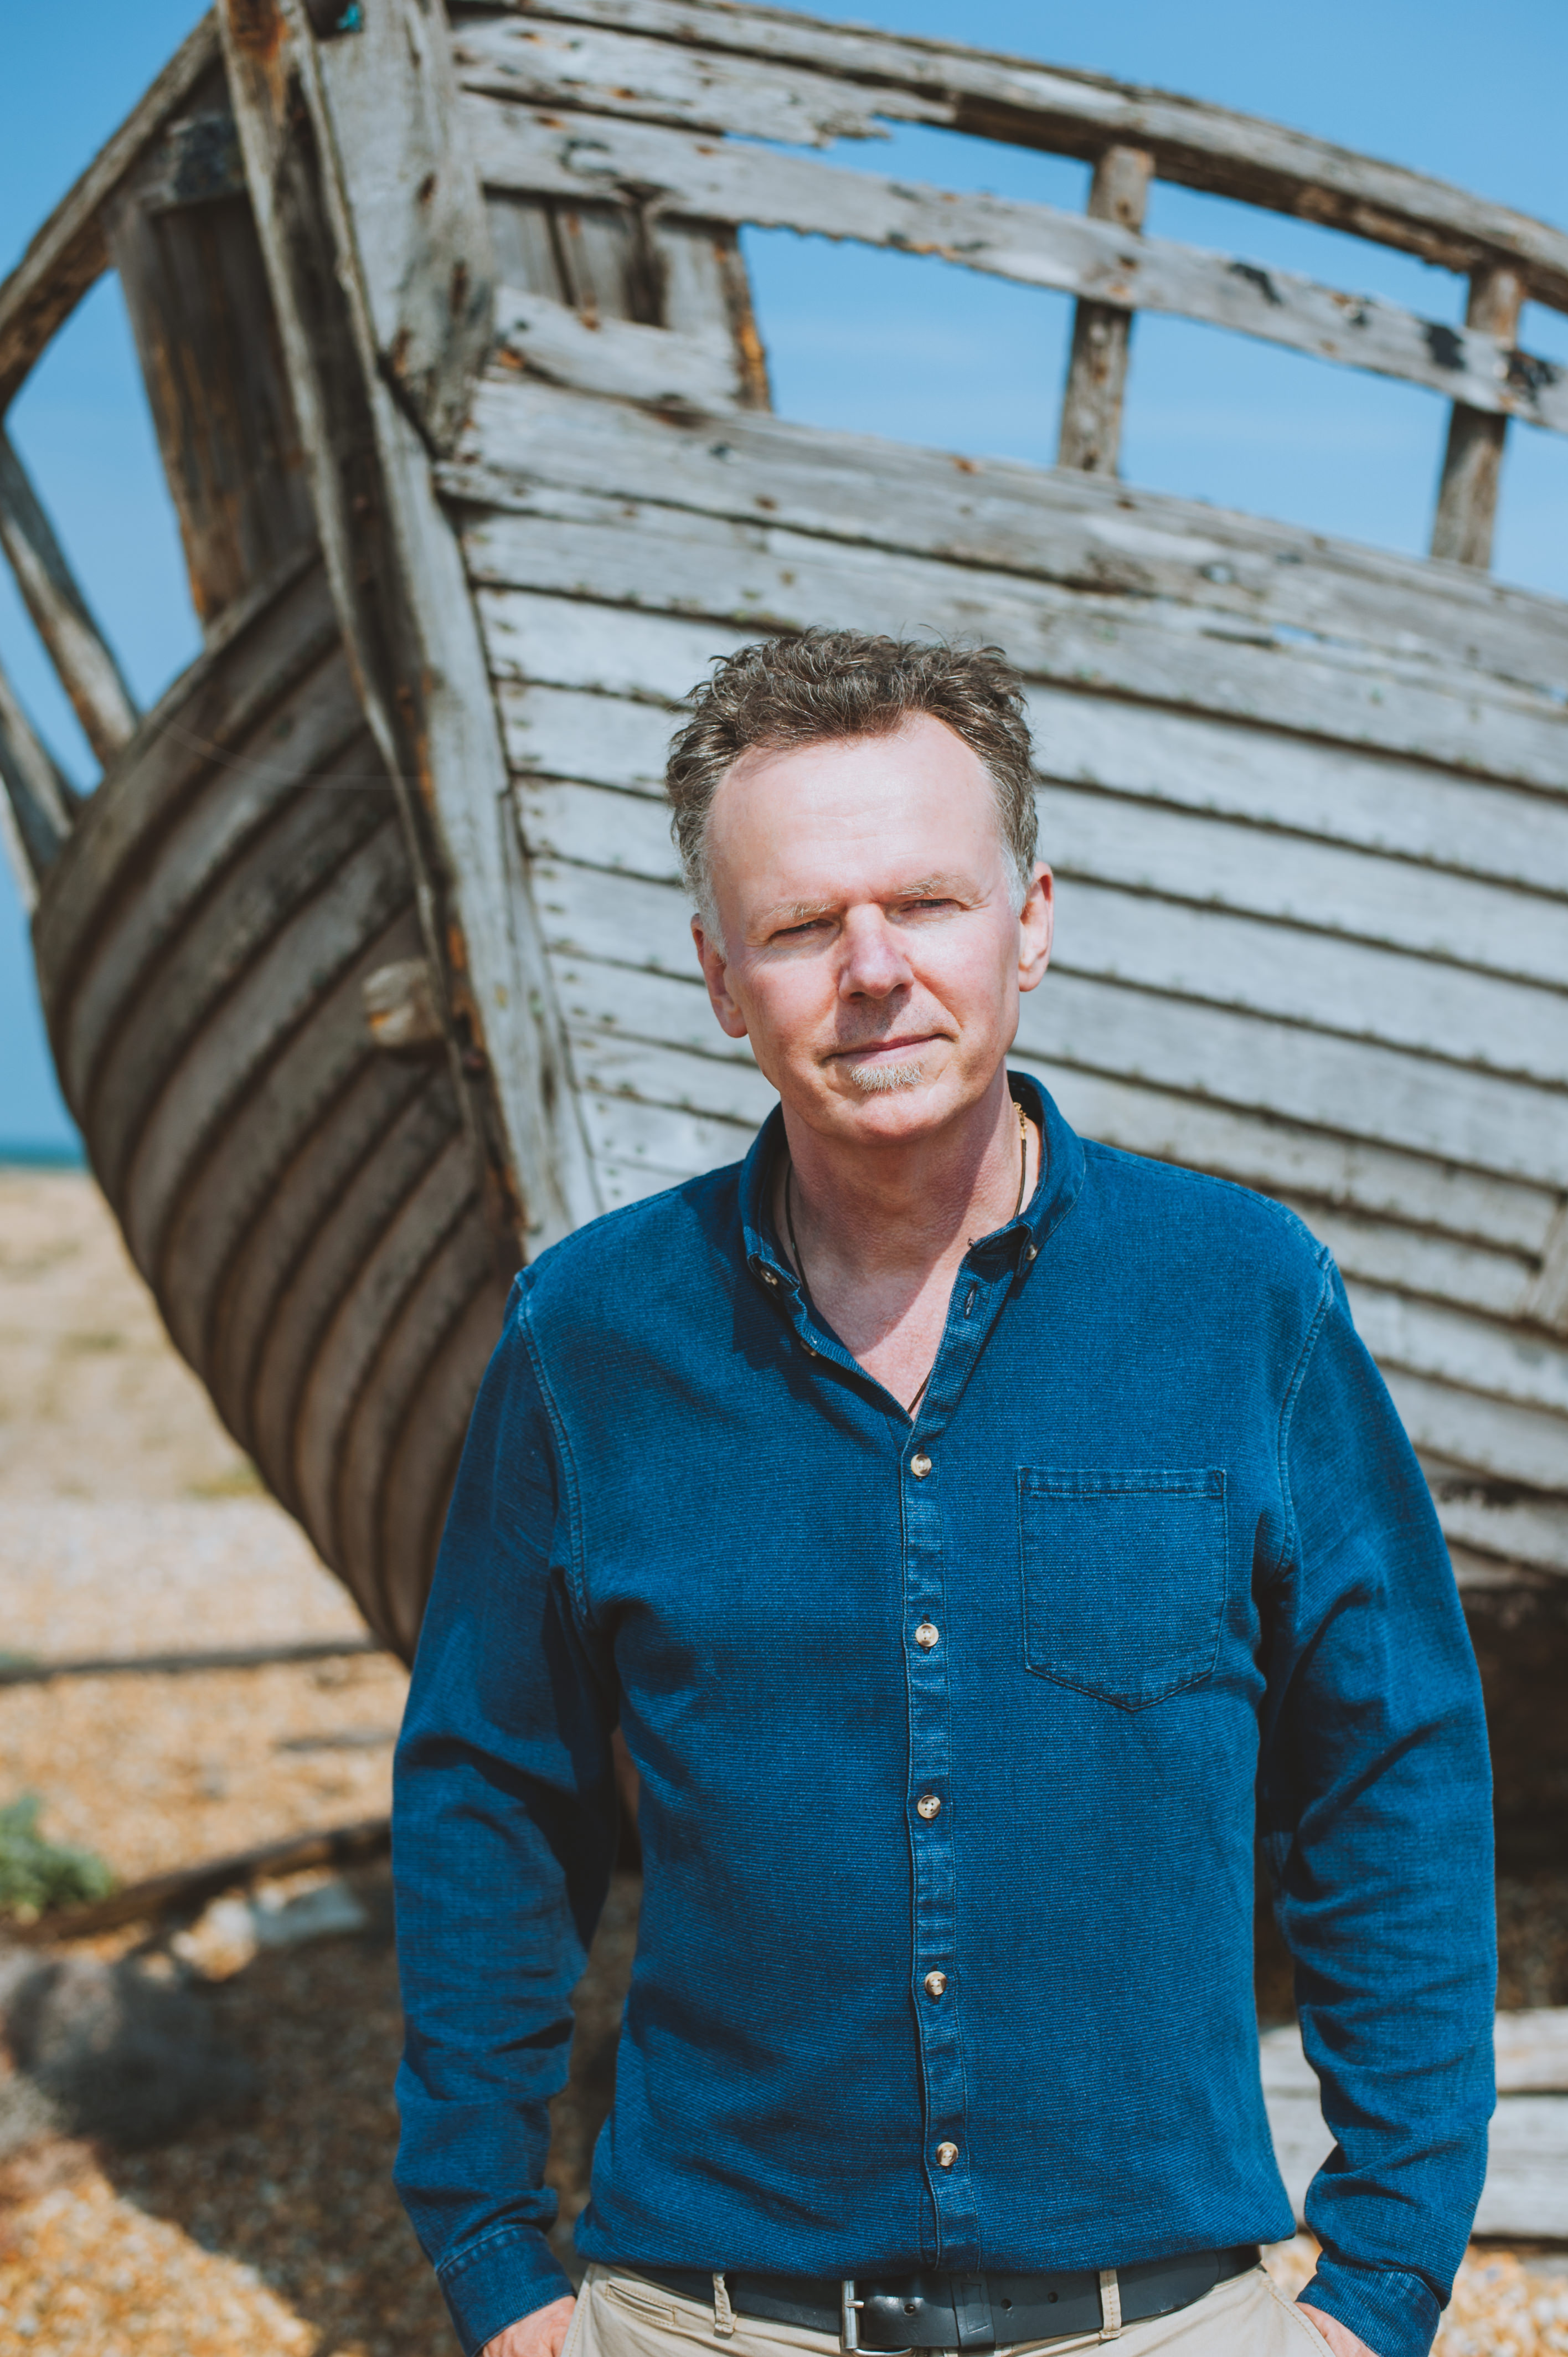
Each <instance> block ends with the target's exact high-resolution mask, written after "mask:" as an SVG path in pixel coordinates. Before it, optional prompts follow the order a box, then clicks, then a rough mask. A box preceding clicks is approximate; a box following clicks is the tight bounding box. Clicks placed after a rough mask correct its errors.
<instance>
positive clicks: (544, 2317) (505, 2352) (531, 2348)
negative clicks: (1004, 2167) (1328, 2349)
mask: <svg viewBox="0 0 1568 2357" xmlns="http://www.w3.org/2000/svg"><path fill="white" fill-rule="evenodd" d="M576 2305H577V2303H576V2301H575V2299H553V2300H552V2301H551V2303H550V2305H549V2307H548V2308H536V2309H534V2311H533V2314H532V2316H520V2317H519V2318H518V2320H517V2322H516V2323H515V2324H509V2325H508V2326H507V2329H506V2330H505V2331H504V2332H498V2333H497V2334H496V2337H495V2339H494V2340H493V2341H486V2343H485V2345H484V2347H483V2349H482V2350H481V2351H480V2352H479V2357H561V2352H562V2350H563V2349H564V2347H565V2346H566V2328H567V2327H568V2325H569V2324H570V2323H571V2321H572V2310H573V2309H575V2307H576ZM1335 2346H1336V2347H1337V2346H1338V2343H1337V2342H1336V2344H1335ZM1355 2346H1356V2348H1357V2349H1359V2348H1360V2346H1361V2344H1360V2342H1359V2341H1357V2342H1356V2343H1355Z"/></svg>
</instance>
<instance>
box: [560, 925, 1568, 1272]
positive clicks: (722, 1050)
mask: <svg viewBox="0 0 1568 2357" xmlns="http://www.w3.org/2000/svg"><path fill="white" fill-rule="evenodd" d="M674 940H675V937H674V936H673V935H672V936H671V942H672V943H673V942H674ZM672 953H673V952H672ZM686 954H687V956H688V958H689V959H690V964H689V967H687V968H686V969H684V970H681V969H679V968H678V969H677V971H675V972H673V973H650V972H649V971H647V970H646V969H645V968H644V969H640V970H639V969H638V968H637V966H636V961H638V960H639V959H640V957H641V955H642V947H641V943H640V942H636V941H633V942H624V941H623V942H622V943H621V945H620V960H621V962H619V963H613V962H611V961H610V960H608V959H606V958H602V957H585V956H581V955H578V954H576V953H575V952H573V951H571V950H570V949H568V948H565V947H563V946H560V945H559V944H554V943H553V973H554V976H555V984H556V988H557V991H558V993H559V994H560V999H561V1006H562V1011H563V1014H564V1017H565V1019H566V1021H567V1023H568V1024H569V1025H571V1026H572V1028H573V1029H574V1031H575V1032H576V1031H580V1030H583V1029H586V1028H607V1029H608V1030H611V1031H615V1032H619V1033H621V1034H624V1035H626V1036H628V1037H632V1038H637V1039H648V1040H651V1041H655V1042H658V1043H660V1044H663V1045H665V1046H668V1047H671V1048H684V1049H691V1050H692V1051H693V1053H695V1054H698V1055H703V1056H707V1057H710V1058H717V1059H720V1060H724V1059H727V1060H731V1061H735V1062H738V1063H743V1064H744V1063H748V1062H749V1060H750V1049H749V1048H748V1047H747V1045H746V1042H745V1041H744V1040H731V1039H728V1038H726V1036H725V1033H723V1032H722V1031H721V1030H720V1029H719V1027H718V1025H717V1023H716V1021H715V1020H714V1015H713V1010H712V1009H711V1007H710V1006H709V1005H708V999H707V993H706V991H705V990H704V989H703V985H702V981H701V978H700V976H699V974H698V972H697V967H696V959H695V955H694V953H693V952H692V950H691V947H690V942H689V939H688V942H687V945H686ZM1013 1060H1014V1061H1015V1063H1017V1064H1018V1065H1019V1066H1020V1068H1021V1069H1024V1070H1028V1071H1034V1072H1036V1073H1037V1075H1038V1077H1039V1078H1040V1080H1041V1082H1043V1084H1044V1085H1045V1086H1046V1087H1047V1088H1048V1089H1049V1090H1050V1091H1051V1092H1052V1094H1053V1095H1054V1096H1055V1097H1056V1099H1057V1101H1058V1103H1059V1104H1060V1105H1061V1108H1062V1111H1063V1112H1064V1114H1066V1115H1067V1117H1068V1119H1069V1121H1070V1122H1071V1123H1072V1124H1073V1125H1074V1127H1075V1128H1077V1129H1079V1130H1080V1131H1081V1132H1082V1133H1083V1135H1086V1136H1090V1137H1101V1138H1105V1139H1107V1140H1109V1141H1110V1142H1112V1143H1114V1144H1119V1145H1122V1146H1126V1147H1127V1148H1129V1149H1130V1150H1131V1151H1133V1152H1134V1153H1144V1154H1148V1155H1151V1156H1153V1157H1155V1159H1156V1160H1161V1161H1167V1162H1180V1163H1184V1164H1187V1165H1189V1166H1190V1167H1192V1168H1197V1169H1205V1170H1212V1171H1215V1172H1216V1173H1218V1174H1219V1176H1221V1177H1224V1178H1228V1179H1233V1180H1235V1181H1237V1182H1238V1183H1240V1184H1241V1185H1251V1186H1256V1187H1259V1188H1262V1189H1263V1190H1264V1191H1265V1192H1267V1193H1272V1194H1273V1195H1275V1196H1277V1197H1278V1198H1279V1199H1280V1200H1283V1201H1286V1202H1288V1203H1289V1204H1290V1205H1291V1207H1292V1208H1293V1209H1294V1210H1295V1211H1298V1212H1299V1214H1300V1215H1301V1217H1302V1218H1303V1219H1304V1220H1305V1222H1307V1225H1308V1226H1309V1227H1311V1228H1313V1229H1314V1230H1315V1231H1316V1233H1317V1234H1318V1235H1320V1236H1321V1237H1322V1239H1323V1241H1324V1242H1325V1243H1327V1244H1328V1245H1329V1246H1330V1247H1331V1248H1332V1249H1333V1250H1334V1252H1335V1253H1336V1255H1337V1257H1338V1258H1339V1259H1340V1265H1341V1266H1342V1267H1344V1268H1345V1269H1346V1270H1347V1271H1348V1272H1350V1273H1354V1274H1355V1275H1364V1276H1365V1277H1367V1278H1368V1280H1369V1282H1371V1283H1374V1284H1380V1285H1383V1286H1388V1287H1390V1288H1391V1289H1392V1290H1395V1291H1398V1290H1407V1291H1410V1292H1414V1293H1430V1294H1432V1295H1433V1296H1434V1297H1439V1298H1443V1297H1446V1298H1450V1299H1453V1300H1455V1301H1457V1302H1459V1303H1461V1304H1464V1305H1466V1306H1469V1307H1472V1308H1479V1309H1483V1310H1492V1311H1494V1312H1496V1313H1498V1314H1502V1315H1506V1314H1508V1312H1509V1309H1510V1308H1512V1307H1513V1306H1515V1305H1516V1304H1517V1301H1518V1298H1519V1296H1520V1294H1521V1293H1522V1291H1523V1290H1524V1288H1525V1286H1527V1285H1528V1283H1529V1282H1530V1272H1531V1271H1532V1270H1533V1268H1534V1267H1535V1266H1536V1265H1537V1261H1536V1250H1537V1248H1538V1247H1539V1245H1540V1243H1541V1239H1542V1237H1543V1236H1544V1235H1545V1234H1546V1232H1548V1229H1549V1227H1550V1224H1551V1221H1552V1213H1553V1211H1554V1210H1555V1208H1556V1202H1557V1199H1556V1197H1555V1196H1554V1195H1552V1194H1551V1193H1548V1192H1546V1191H1545V1190H1541V1189H1529V1188H1523V1187H1512V1186H1509V1185H1508V1184H1506V1183H1505V1182H1501V1181H1498V1180H1487V1179H1480V1178H1477V1176H1476V1175H1475V1174H1473V1173H1470V1172H1466V1171H1461V1170H1456V1169H1455V1168H1453V1166H1452V1165H1447V1164H1438V1163H1435V1162H1433V1161H1428V1160H1425V1159H1422V1158H1419V1157H1415V1156H1410V1155H1402V1154H1398V1153H1391V1152H1389V1151H1387V1150H1386V1149H1382V1148H1380V1147H1377V1146H1371V1145H1369V1144H1365V1143H1362V1142H1359V1141H1357V1140H1354V1139H1349V1138H1346V1137H1344V1136H1341V1135H1334V1134H1332V1133H1326V1132H1323V1131H1315V1130H1310V1129H1305V1128H1297V1127H1293V1126H1290V1125H1286V1124H1284V1123H1282V1122H1278V1121H1269V1122H1265V1123H1260V1122H1258V1121H1256V1120H1254V1119H1252V1118H1251V1117H1249V1116H1247V1115H1245V1114H1232V1113H1230V1112H1229V1111H1227V1110H1226V1109H1225V1108H1223V1107H1221V1106H1217V1105H1209V1104H1204V1103H1197V1102H1195V1101H1194V1100H1192V1099H1190V1098H1184V1097H1180V1096H1176V1095H1173V1094H1171V1093H1169V1092H1165V1091H1163V1090H1160V1089H1158V1088H1148V1087H1143V1086H1140V1085H1138V1084H1137V1083H1134V1082H1122V1081H1117V1080H1112V1079H1108V1078H1106V1077H1104V1076H1102V1075H1100V1074H1096V1073H1086V1072H1081V1071H1075V1070H1073V1069H1072V1068H1071V1067H1070V1066H1067V1065H1063V1064H1059V1063H1052V1062H1049V1061H1047V1060H1041V1059H1038V1058H1036V1057H1032V1056H1028V1055H1026V1054H1022V1053H1020V1054H1017V1055H1015V1057H1014V1059H1013ZM739 1102H740V1100H739V1099H737V1100H736V1103H737V1105H738V1103H739ZM1406 1222H1414V1223H1418V1224H1405V1223H1406ZM1487 1236H1489V1237H1490V1238H1492V1239H1494V1241H1490V1242H1488V1243H1482V1242H1479V1241H1467V1239H1478V1238H1480V1237H1487Z"/></svg>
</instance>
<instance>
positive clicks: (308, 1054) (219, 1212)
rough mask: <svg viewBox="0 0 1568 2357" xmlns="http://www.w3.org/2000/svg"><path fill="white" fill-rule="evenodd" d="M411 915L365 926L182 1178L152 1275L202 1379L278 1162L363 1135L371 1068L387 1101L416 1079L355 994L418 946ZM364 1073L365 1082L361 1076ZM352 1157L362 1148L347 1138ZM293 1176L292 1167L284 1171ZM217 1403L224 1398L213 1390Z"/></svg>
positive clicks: (380, 1116) (209, 1375)
mask: <svg viewBox="0 0 1568 2357" xmlns="http://www.w3.org/2000/svg"><path fill="white" fill-rule="evenodd" d="M419 940H420V935H419V924H418V920H417V918H416V917H415V915H414V912H413V908H412V906H411V907H409V908H407V909H404V910H403V912H402V914H401V915H399V916H397V917H395V918H394V919H393V920H392V926H391V928H390V929H389V930H386V931H382V932H381V933H380V934H378V935H374V936H372V937H371V940H370V941H369V942H367V943H366V945H365V947H364V948H363V949H362V950H361V952H360V955H359V957H358V958H357V959H356V960H355V962H354V963H353V964H352V965H350V966H349V967H348V968H347V969H346V970H345V972H344V973H343V974H342V975H341V976H340V977H339V978H338V982H337V983H336V984H335V985H333V987H332V988H331V989H330V990H328V991H326V992H324V993H323V995H322V996H321V997H320V999H319V1000H318V1001H317V1004H316V1006H314V1007H313V1008H312V1010H311V1014H310V1018H309V1020H308V1021H307V1022H306V1024H305V1025H304V1026H303V1027H302V1028H300V1029H299V1030H298V1031H296V1032H295V1034H294V1035H293V1037H292V1038H290V1039H288V1040H286V1041H285V1044H284V1046H283V1047H282V1049H280V1051H279V1053H278V1054H277V1055H276V1056H275V1057H274V1060H273V1061H272V1062H271V1063H270V1064H269V1065H268V1066H267V1068H266V1069H265V1071H263V1072H260V1073H258V1074H255V1075H253V1076H252V1080H251V1084H250V1086H249V1088H248V1089H247V1090H246V1092H245V1099H244V1103H242V1105H240V1106H239V1107H238V1108H236V1110H235V1112H234V1114H233V1116H232V1118H231V1120H230V1121H229V1122H228V1123H227V1124H226V1125H225V1126H224V1129H223V1131H222V1134H221V1135H220V1136H219V1137H218V1138H217V1140H216V1141H215V1142H214V1144H213V1146H212V1147H211V1149H210V1151H209V1153H208V1154H207V1156H206V1157H204V1158H203V1159H202V1160H201V1161H200V1162H199V1163H198V1164H197V1165H195V1166H194V1168H192V1170H191V1171H190V1173H189V1174H188V1177H187V1179H186V1183H185V1186H184V1188H183V1189H181V1193H180V1198H179V1200H178V1203H177V1205H176V1207H175V1208H174V1210H173V1211H172V1212H171V1213H170V1215H169V1218H168V1221H167V1223H166V1228H165V1232H164V1241H163V1248H162V1251H161V1252H160V1254H159V1257H158V1264H157V1266H156V1269H155V1271H154V1285H155V1288H156V1292H157V1295H158V1298H159V1301H160V1302H161V1303H162V1304H163V1305H164V1314H165V1316H166V1318H167V1320H168V1324H169V1330H170V1332H171V1333H172V1334H173V1336H174V1338H175V1341H176V1342H177V1345H178V1347H179V1349H180V1350H181V1351H184V1353H185V1355H186V1357H187V1358H188V1360H189V1361H190V1362H191V1364H192V1366H194V1367H195V1368H196V1370H197V1372H198V1373H199V1374H200V1375H202V1376H203V1378H204V1379H205V1380H207V1381H208V1382H209V1383H211V1382H212V1380H213V1366H214V1332H213V1328H214V1322H215V1317H216V1311H217V1306H218V1303H219V1300H220V1297H221V1295H222V1292H223V1288H224V1286H225V1284H226V1282H227V1279H228V1276H229V1273H230V1270H231V1267H232V1266H233V1265H234V1262H235V1260H236V1258H237V1256H238V1255H239V1254H241V1253H242V1250H243V1249H244V1245H245V1241H246V1238H247V1237H248V1236H249V1234H250V1232H251V1231H252V1227H253V1225H254V1224H255V1223H256V1222H258V1221H259V1220H261V1219H262V1218H263V1216H264V1212H265V1208H266V1206H267V1204H268V1203H269V1202H270V1201H271V1200H273V1199H274V1197H275V1196H276V1194H277V1191H278V1189H279V1187H280V1184H281V1183H282V1181H283V1179H284V1176H285V1172H290V1167H291V1165H293V1164H294V1162H295V1157H296V1156H298V1155H300V1154H301V1153H303V1152H304V1151H305V1149H306V1146H307V1145H308V1142H309V1140H310V1139H311V1137H312V1136H313V1135H315V1134H316V1132H317V1128H318V1126H319V1125H321V1124H322V1123H323V1122H328V1123H329V1124H330V1125H331V1126H332V1128H333V1129H334V1131H335V1132H341V1133H342V1134H343V1135H344V1136H345V1137H349V1136H351V1135H353V1134H354V1133H355V1130H356V1125H359V1126H360V1128H361V1129H362V1127H363V1125H364V1124H365V1123H366V1122H367V1121H368V1122H369V1124H370V1129H369V1133H368V1134H369V1135H374V1134H375V1129H376V1126H377V1125H378V1123H379V1122H380V1121H382V1120H384V1119H385V1118H388V1117H390V1115H389V1114H386V1113H385V1112H381V1113H377V1112H375V1111H374V1110H372V1111H371V1112H369V1113H367V1111H366V1106H367V1104H368V1103H373V1105H376V1106H379V1105H381V1103H382V1099H381V1091H380V1087H379V1084H378V1083H376V1082H375V1081H374V1078H373V1072H372V1070H371V1068H372V1067H381V1068H385V1069H388V1070H390V1071H391V1072H392V1082H391V1086H390V1090H389V1093H388V1097H387V1100H386V1103H388V1104H391V1103H395V1102H401V1100H402V1097H403V1096H405V1095H409V1094H412V1093H413V1091H414V1090H415V1089H416V1088H418V1087H420V1086H421V1085H423V1082H422V1078H421V1075H420V1073H419V1071H418V1070H417V1068H416V1067H414V1066H412V1065H409V1064H397V1065H390V1066H389V1064H388V1060H387V1059H386V1058H384V1057H381V1056H379V1055H378V1054H377V1053H376V1050H375V1049H374V1047H373V1046H372V1044H371V1041H370V1040H369V1039H367V1038H366V1036H365V1032H364V1028H363V1026H362V1024H361V1022H360V1006H361V1003H362V1002H361V998H360V993H361V991H362V988H363V985H364V979H365V976H366V974H371V973H373V972H374V971H375V969H376V967H377V966H378V965H384V964H385V963H387V962H388V960H390V959H392V958H395V957H397V956H399V955H400V954H406V953H407V952H408V951H409V950H410V949H414V950H417V948H418V946H419ZM367 1079H368V1080H369V1081H370V1086H369V1087H368V1088H367V1087H366V1086H364V1085H363V1083H364V1082H366V1081H367ZM343 1150H344V1152H345V1153H346V1154H347V1156H348V1157H349V1160H350V1161H351V1160H352V1159H353V1158H354V1157H355V1156H356V1154H357V1152H358V1151H359V1150H360V1149H359V1148H357V1147H355V1146H352V1145H345V1146H344V1149H343ZM290 1175H291V1184H294V1183H296V1180H297V1174H295V1173H292V1172H291V1174H290ZM228 1405H229V1403H228V1400H227V1398H226V1397H223V1396H222V1395H220V1407H221V1408H222V1409H223V1410H224V1411H225V1412H226V1411H227V1408H228Z"/></svg>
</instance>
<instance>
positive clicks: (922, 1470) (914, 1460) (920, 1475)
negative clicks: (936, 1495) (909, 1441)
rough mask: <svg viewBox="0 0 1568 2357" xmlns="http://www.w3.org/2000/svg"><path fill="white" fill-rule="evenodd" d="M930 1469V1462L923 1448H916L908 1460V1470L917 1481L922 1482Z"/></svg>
mask: <svg viewBox="0 0 1568 2357" xmlns="http://www.w3.org/2000/svg"><path fill="white" fill-rule="evenodd" d="M930 1469H931V1460H930V1458H929V1457H928V1456H927V1454H926V1452H925V1450H924V1449H923V1448H918V1449H917V1450H916V1451H915V1454H914V1455H913V1457H911V1458H910V1459H909V1470H910V1472H911V1473H912V1474H913V1475H914V1477H915V1479H916V1480H917V1481H923V1480H925V1478H926V1476H927V1474H928V1473H929V1471H930Z"/></svg>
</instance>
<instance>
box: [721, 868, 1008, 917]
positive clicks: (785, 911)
mask: <svg viewBox="0 0 1568 2357" xmlns="http://www.w3.org/2000/svg"><path fill="white" fill-rule="evenodd" d="M973 890H974V884H973V879H972V877H963V876H917V877H912V878H911V879H910V880H909V881H908V882H907V883H903V884H900V885H898V886H897V888H896V889H895V890H894V891H892V892H890V893H889V894H888V895H887V898H888V899H889V900H961V899H966V898H967V897H968V896H969V895H970V894H972V892H973ZM838 905H839V904H838V902H837V901H836V900H777V901H775V902H774V904H773V906H772V908H770V909H763V910H762V911H761V912H760V914H759V915H758V917H757V924H758V926H759V927H760V928H766V929H769V930H770V929H771V928H772V927H773V926H775V925H807V924H810V923H811V920H812V919H813V918H814V917H831V916H832V913H833V911H834V909H836V908H837V907H838Z"/></svg>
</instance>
